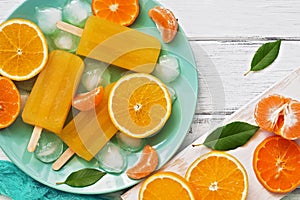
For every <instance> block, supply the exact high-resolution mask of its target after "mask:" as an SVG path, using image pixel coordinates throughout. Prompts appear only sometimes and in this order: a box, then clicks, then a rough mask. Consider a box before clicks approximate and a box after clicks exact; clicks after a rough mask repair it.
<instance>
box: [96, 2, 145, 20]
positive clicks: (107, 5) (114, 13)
mask: <svg viewBox="0 0 300 200" xmlns="http://www.w3.org/2000/svg"><path fill="white" fill-rule="evenodd" d="M139 9H140V8H139V2H138V0H92V11H93V13H94V15H96V16H98V17H101V18H104V19H107V20H109V21H112V22H115V23H117V24H120V25H123V26H129V25H131V24H132V23H133V22H134V21H135V19H136V18H137V16H138V15H139Z"/></svg>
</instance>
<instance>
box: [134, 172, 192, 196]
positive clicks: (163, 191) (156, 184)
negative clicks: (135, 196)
mask: <svg viewBox="0 0 300 200" xmlns="http://www.w3.org/2000/svg"><path fill="white" fill-rule="evenodd" d="M154 199H164V200H174V199H180V200H195V199H196V198H195V195H194V192H193V190H192V188H191V187H190V184H189V183H188V182H187V181H186V180H185V179H184V178H183V177H181V176H179V175H178V174H176V173H174V172H159V173H156V174H154V175H152V176H150V177H149V178H147V179H146V180H145V181H144V183H143V184H142V186H141V189H140V191H139V200H154Z"/></svg>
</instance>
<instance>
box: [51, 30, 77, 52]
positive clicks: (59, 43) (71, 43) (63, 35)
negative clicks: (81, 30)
mask: <svg viewBox="0 0 300 200" xmlns="http://www.w3.org/2000/svg"><path fill="white" fill-rule="evenodd" d="M52 40H53V44H54V46H55V49H61V50H65V51H69V52H75V51H76V49H77V46H78V43H79V40H80V38H79V37H77V36H75V35H73V34H71V33H68V32H65V31H58V32H57V33H56V34H55V35H53V36H52Z"/></svg>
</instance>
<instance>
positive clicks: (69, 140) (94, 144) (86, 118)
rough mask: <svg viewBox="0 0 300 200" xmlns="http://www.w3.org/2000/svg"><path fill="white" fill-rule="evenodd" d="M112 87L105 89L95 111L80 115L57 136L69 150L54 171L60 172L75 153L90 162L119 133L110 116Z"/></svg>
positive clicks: (58, 160)
mask: <svg viewBox="0 0 300 200" xmlns="http://www.w3.org/2000/svg"><path fill="white" fill-rule="evenodd" d="M112 86H113V84H110V85H107V86H106V87H105V88H104V95H103V99H102V101H101V102H100V104H99V105H98V106H96V108H95V109H92V110H89V111H84V112H80V113H78V114H77V115H76V116H75V117H74V118H73V120H72V121H70V122H69V123H68V124H67V125H66V126H65V127H64V128H63V130H62V131H61V132H60V133H59V134H57V135H58V136H59V137H60V138H61V139H62V140H63V141H64V143H65V144H67V145H68V147H69V148H68V149H67V150H66V151H65V152H64V153H63V154H62V155H61V157H60V158H58V159H57V160H56V161H55V162H54V163H53V165H52V168H53V169H54V170H59V169H60V168H61V167H62V166H63V165H64V164H65V163H66V162H67V161H68V160H69V159H70V158H71V157H72V156H73V155H74V153H76V154H77V155H78V156H79V157H81V158H83V159H85V160H87V161H90V160H91V159H92V158H93V157H94V156H95V155H96V154H97V153H98V152H99V151H100V150H101V149H102V147H103V146H104V145H105V144H106V143H107V142H108V141H109V140H110V139H111V138H112V136H114V135H115V134H116V133H117V131H118V129H117V128H116V127H115V126H114V125H113V123H112V121H111V119H110V117H109V114H108V96H109V93H110V91H111V88H112Z"/></svg>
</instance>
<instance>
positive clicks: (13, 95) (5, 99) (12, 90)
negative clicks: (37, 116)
mask: <svg viewBox="0 0 300 200" xmlns="http://www.w3.org/2000/svg"><path fill="white" fill-rule="evenodd" d="M20 104H21V99H20V93H19V91H18V89H17V87H16V85H15V84H14V83H13V82H12V81H11V80H10V79H8V78H5V77H3V76H0V129H2V128H6V127H8V126H9V125H11V124H12V123H13V122H14V121H15V120H16V118H17V117H18V115H19V113H20Z"/></svg>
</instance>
